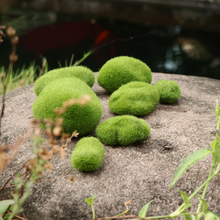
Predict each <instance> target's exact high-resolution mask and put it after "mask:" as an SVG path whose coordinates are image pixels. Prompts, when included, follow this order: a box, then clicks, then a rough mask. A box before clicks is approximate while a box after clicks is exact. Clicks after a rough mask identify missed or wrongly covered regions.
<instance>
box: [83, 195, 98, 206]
mask: <svg viewBox="0 0 220 220" xmlns="http://www.w3.org/2000/svg"><path fill="white" fill-rule="evenodd" d="M96 197H97V195H94V196H93V197H92V198H88V199H86V200H85V201H86V202H87V203H88V204H89V205H90V206H93V200H94V199H95V198H96Z"/></svg>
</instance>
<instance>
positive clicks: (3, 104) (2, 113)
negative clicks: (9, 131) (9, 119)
mask: <svg viewBox="0 0 220 220" xmlns="http://www.w3.org/2000/svg"><path fill="white" fill-rule="evenodd" d="M5 93H6V85H5V84H4V83H3V95H2V109H1V114H0V137H1V124H2V123H1V122H2V117H3V115H4V109H5Z"/></svg>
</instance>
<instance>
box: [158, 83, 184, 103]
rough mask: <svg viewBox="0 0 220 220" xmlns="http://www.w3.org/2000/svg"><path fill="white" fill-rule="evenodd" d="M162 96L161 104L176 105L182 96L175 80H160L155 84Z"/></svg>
mask: <svg viewBox="0 0 220 220" xmlns="http://www.w3.org/2000/svg"><path fill="white" fill-rule="evenodd" d="M154 87H155V88H157V89H158V92H159V94H160V102H161V103H165V104H172V103H174V102H175V101H176V100H177V99H178V98H179V97H180V95H181V91H180V87H179V85H178V83H177V82H175V81H173V80H164V79H162V80H159V81H157V82H156V83H155V84H154Z"/></svg>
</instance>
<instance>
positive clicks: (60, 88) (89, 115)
mask: <svg viewBox="0 0 220 220" xmlns="http://www.w3.org/2000/svg"><path fill="white" fill-rule="evenodd" d="M84 94H88V95H90V96H91V97H92V100H91V101H90V102H89V103H88V104H86V105H84V106H80V105H79V104H74V105H73V106H71V107H69V108H68V109H67V111H66V113H65V114H64V115H62V117H63V119H64V121H63V125H62V127H63V131H64V132H65V133H70V134H71V133H72V132H73V131H75V130H77V131H78V132H79V134H80V135H86V134H88V133H90V132H91V131H92V130H93V129H94V128H95V126H96V125H97V124H98V123H99V120H100V118H101V116H102V111H103V108H102V104H101V102H100V101H99V99H98V97H97V96H96V94H95V93H94V92H93V90H92V89H91V88H90V87H89V86H88V85H87V84H86V83H84V82H83V81H82V80H80V79H77V78H74V77H71V78H61V79H57V80H54V81H53V82H51V83H49V84H48V85H47V86H45V88H44V89H43V90H42V92H41V93H40V95H39V96H38V98H37V99H36V100H35V102H34V105H33V115H34V118H36V119H45V118H53V119H55V118H56V115H55V113H54V109H55V108H56V107H59V108H60V107H61V106H62V104H63V102H65V101H68V100H69V99H72V98H75V99H76V98H79V97H81V96H82V95H84Z"/></svg>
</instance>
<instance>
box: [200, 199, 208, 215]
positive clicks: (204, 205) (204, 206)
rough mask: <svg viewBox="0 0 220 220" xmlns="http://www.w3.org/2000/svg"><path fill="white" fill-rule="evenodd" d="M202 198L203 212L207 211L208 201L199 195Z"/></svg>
mask: <svg viewBox="0 0 220 220" xmlns="http://www.w3.org/2000/svg"><path fill="white" fill-rule="evenodd" d="M198 197H199V198H200V199H201V201H202V207H203V211H202V212H204V213H205V212H206V210H207V209H208V205H207V203H206V201H205V200H204V199H202V198H201V197H200V196H198Z"/></svg>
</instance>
